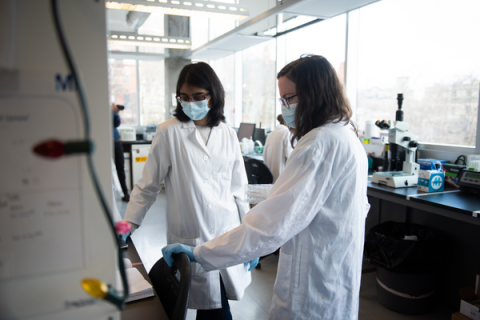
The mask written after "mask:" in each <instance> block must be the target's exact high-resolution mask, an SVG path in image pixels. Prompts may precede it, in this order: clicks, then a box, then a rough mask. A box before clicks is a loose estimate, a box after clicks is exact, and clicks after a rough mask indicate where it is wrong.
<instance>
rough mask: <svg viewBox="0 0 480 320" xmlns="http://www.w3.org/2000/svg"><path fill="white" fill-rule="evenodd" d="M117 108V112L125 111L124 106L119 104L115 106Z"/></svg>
mask: <svg viewBox="0 0 480 320" xmlns="http://www.w3.org/2000/svg"><path fill="white" fill-rule="evenodd" d="M117 108H118V110H120V111H122V110H123V109H125V106H124V105H121V104H117Z"/></svg>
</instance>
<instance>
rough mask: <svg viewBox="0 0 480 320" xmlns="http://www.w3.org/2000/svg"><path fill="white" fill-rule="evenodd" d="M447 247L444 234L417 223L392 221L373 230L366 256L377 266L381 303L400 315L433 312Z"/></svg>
mask: <svg viewBox="0 0 480 320" xmlns="http://www.w3.org/2000/svg"><path fill="white" fill-rule="evenodd" d="M445 246H446V236H445V235H444V234H443V233H442V232H440V231H438V230H435V229H432V228H428V227H424V226H420V225H416V224H406V223H398V222H393V221H388V222H384V223H381V224H379V225H377V226H375V227H373V228H372V229H370V231H369V232H368V234H367V237H366V241H365V252H364V256H365V259H366V261H367V262H369V263H370V264H372V265H374V266H376V267H377V296H378V300H379V302H380V303H381V304H382V305H383V306H385V307H387V308H388V309H391V310H393V311H396V312H399V313H407V314H420V313H425V312H428V311H430V310H431V308H432V307H433V305H434V301H435V292H436V289H437V284H438V280H437V278H438V274H439V271H440V268H439V267H440V266H441V265H443V262H444V261H445V256H446V255H445Z"/></svg>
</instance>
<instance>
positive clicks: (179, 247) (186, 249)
mask: <svg viewBox="0 0 480 320" xmlns="http://www.w3.org/2000/svg"><path fill="white" fill-rule="evenodd" d="M193 249H194V247H190V246H186V245H184V244H180V243H174V244H169V245H168V246H166V247H163V248H162V253H163V259H164V260H165V262H166V263H167V264H168V266H169V267H172V265H173V257H172V255H173V254H175V253H180V252H183V253H185V254H186V255H187V257H188V258H189V259H190V261H191V262H197V260H195V256H194V255H193Z"/></svg>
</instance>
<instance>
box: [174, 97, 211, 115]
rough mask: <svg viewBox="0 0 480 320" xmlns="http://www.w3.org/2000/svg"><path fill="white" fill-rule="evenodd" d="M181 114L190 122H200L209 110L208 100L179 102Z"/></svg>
mask: <svg viewBox="0 0 480 320" xmlns="http://www.w3.org/2000/svg"><path fill="white" fill-rule="evenodd" d="M180 104H181V105H182V109H183V112H185V114H186V115H187V116H188V117H189V118H190V119H192V120H202V119H203V118H205V116H206V115H207V113H208V111H210V108H209V107H208V99H205V100H202V101H192V102H180Z"/></svg>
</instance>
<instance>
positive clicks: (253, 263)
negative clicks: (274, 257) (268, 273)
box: [243, 258, 260, 271]
mask: <svg viewBox="0 0 480 320" xmlns="http://www.w3.org/2000/svg"><path fill="white" fill-rule="evenodd" d="M258 261H260V258H257V259H253V260H250V261H248V262H245V263H244V264H243V265H244V266H245V267H246V266H248V265H250V268H248V271H252V270H253V268H255V267H256V266H257V264H258Z"/></svg>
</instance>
